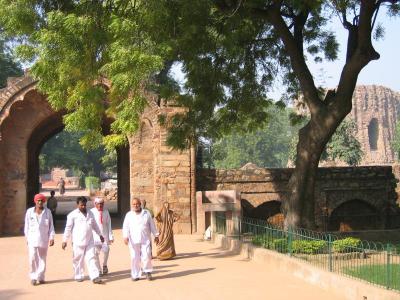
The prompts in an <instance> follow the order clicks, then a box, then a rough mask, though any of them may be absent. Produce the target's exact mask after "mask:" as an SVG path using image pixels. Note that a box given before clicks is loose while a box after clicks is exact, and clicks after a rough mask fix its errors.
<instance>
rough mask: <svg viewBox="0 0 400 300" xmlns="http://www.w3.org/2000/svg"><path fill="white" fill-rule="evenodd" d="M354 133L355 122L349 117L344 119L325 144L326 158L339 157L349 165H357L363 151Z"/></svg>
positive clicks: (333, 158)
mask: <svg viewBox="0 0 400 300" xmlns="http://www.w3.org/2000/svg"><path fill="white" fill-rule="evenodd" d="M355 133H356V124H355V122H354V121H353V120H351V119H348V120H344V121H343V122H342V123H341V124H340V125H339V127H338V128H337V129H336V132H335V133H334V134H333V136H332V138H331V139H330V141H329V142H328V144H327V145H326V152H327V156H328V158H329V159H331V160H335V159H340V160H342V161H344V162H346V163H347V164H348V165H350V166H356V165H358V164H359V163H360V161H361V159H362V156H363V152H362V150H361V144H360V142H359V141H358V140H357V138H356V137H355Z"/></svg>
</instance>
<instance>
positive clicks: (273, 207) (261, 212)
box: [242, 199, 284, 226]
mask: <svg viewBox="0 0 400 300" xmlns="http://www.w3.org/2000/svg"><path fill="white" fill-rule="evenodd" d="M242 209H243V213H244V216H247V217H250V218H254V219H260V220H264V221H267V222H269V223H271V224H274V225H277V226H281V225H282V224H283V219H284V217H283V214H282V212H281V202H280V201H277V200H273V201H268V202H264V203H262V204H260V205H259V206H257V207H252V205H251V204H250V202H249V201H247V200H246V199H242Z"/></svg>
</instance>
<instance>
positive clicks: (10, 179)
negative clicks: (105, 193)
mask: <svg viewBox="0 0 400 300" xmlns="http://www.w3.org/2000/svg"><path fill="white" fill-rule="evenodd" d="M148 104H149V105H148V107H147V108H146V110H145V112H144V113H143V115H142V118H141V128H140V130H139V131H138V132H137V133H136V134H135V135H134V136H131V137H129V147H126V148H123V149H118V185H119V186H118V199H119V200H118V211H119V213H120V214H121V216H123V215H124V213H125V212H126V211H127V210H129V200H130V197H134V196H137V197H139V198H141V199H145V200H146V201H147V203H148V206H149V207H150V208H152V209H153V210H154V211H157V210H158V209H159V208H160V207H161V204H162V202H163V201H165V200H168V201H169V202H170V203H171V206H172V208H173V209H174V210H176V211H177V212H179V213H180V214H181V218H180V221H179V222H178V223H177V224H176V228H175V230H176V232H177V233H179V232H181V233H191V232H193V231H195V228H194V224H196V219H195V218H196V216H195V212H196V207H195V185H194V175H195V165H194V162H195V160H194V150H193V149H188V150H185V151H175V150H172V149H171V148H169V147H167V146H166V128H163V127H161V126H160V125H159V123H158V117H159V116H160V115H165V116H167V117H168V116H171V115H173V114H176V113H179V112H180V111H182V108H179V107H173V106H167V105H163V104H162V105H160V106H159V105H158V104H157V101H156V99H155V98H154V97H152V96H149V97H148ZM62 115H63V113H62V112H55V111H54V110H53V109H52V108H51V107H50V105H49V103H48V102H47V100H46V96H45V95H42V94H40V93H39V92H38V91H37V89H36V82H35V81H34V80H33V79H32V78H30V77H28V76H24V77H20V78H10V79H9V80H8V84H7V87H6V88H5V89H2V90H0V235H2V234H15V233H19V232H21V229H22V226H23V221H24V220H23V219H24V214H25V210H26V208H27V205H29V201H30V199H32V196H33V195H34V194H35V193H37V192H38V190H39V181H38V178H39V162H38V155H39V153H40V149H41V147H42V145H43V144H44V143H45V142H46V141H47V140H48V139H49V138H50V137H52V136H53V135H54V134H56V133H58V132H60V131H61V130H63V124H62Z"/></svg>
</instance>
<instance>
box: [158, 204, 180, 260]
mask: <svg viewBox="0 0 400 300" xmlns="http://www.w3.org/2000/svg"><path fill="white" fill-rule="evenodd" d="M155 219H156V222H157V228H158V232H159V233H160V235H159V236H158V244H157V258H158V259H160V260H165V259H170V258H172V257H174V256H175V255H176V253H175V243H174V232H173V228H172V227H173V225H174V222H176V221H177V220H178V216H177V215H176V214H175V213H174V212H173V211H172V210H170V209H169V203H168V202H166V203H164V206H163V208H162V209H161V211H160V212H159V213H158V214H157V215H156V217H155Z"/></svg>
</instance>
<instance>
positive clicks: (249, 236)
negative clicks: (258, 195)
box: [214, 214, 400, 291]
mask: <svg viewBox="0 0 400 300" xmlns="http://www.w3.org/2000/svg"><path fill="white" fill-rule="evenodd" d="M234 223H236V225H235V228H238V229H239V230H238V232H237V234H235V235H231V236H233V237H235V238H240V239H241V240H242V241H243V242H250V243H252V244H254V245H256V246H259V247H263V248H266V249H270V250H273V251H277V252H280V253H282V254H285V255H289V256H291V257H293V258H296V259H300V260H302V261H305V262H307V263H310V264H311V265H313V266H316V267H319V268H322V269H325V270H327V271H330V272H335V273H338V274H341V275H345V276H350V277H353V278H356V279H360V280H364V281H367V282H369V283H371V284H375V285H378V286H381V287H385V288H387V289H392V290H396V291H400V244H399V245H394V244H390V243H388V244H382V243H378V242H367V241H362V240H360V239H357V238H353V237H346V238H341V237H338V236H335V235H333V234H328V233H323V232H316V231H310V230H306V229H290V228H289V229H288V230H285V229H283V228H279V227H275V226H273V225H271V224H269V223H268V222H265V221H262V220H257V219H251V218H246V217H242V218H240V219H238V220H233V221H232V220H227V219H226V218H225V216H224V215H221V214H219V215H216V218H215V228H214V232H218V233H221V234H224V235H230V234H229V233H230V232H231V229H230V226H232V225H230V224H234Z"/></svg>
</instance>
